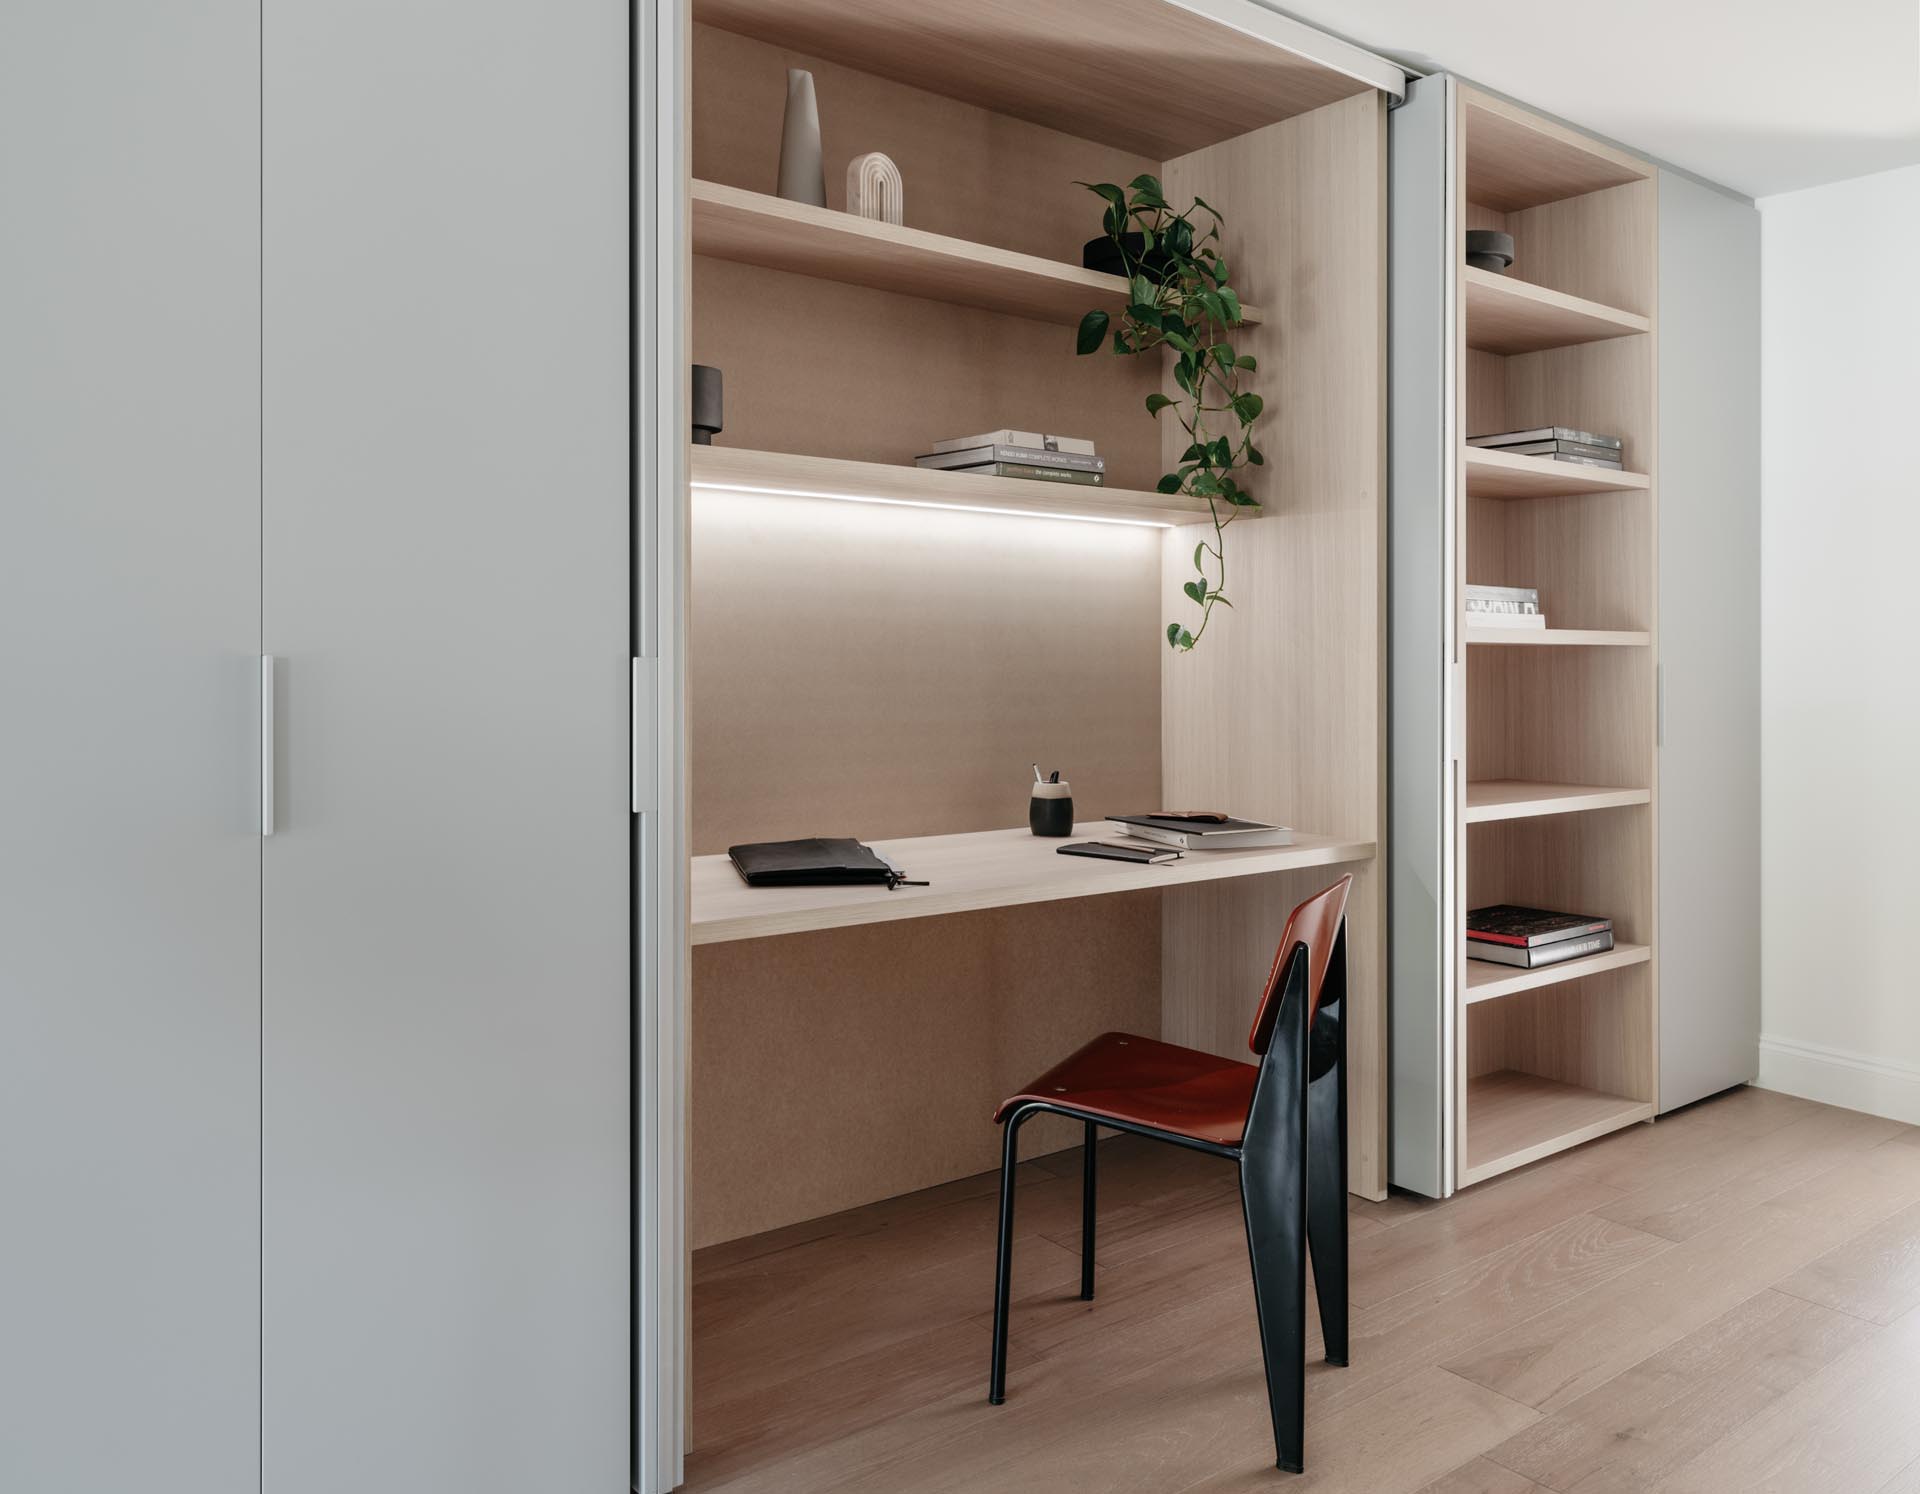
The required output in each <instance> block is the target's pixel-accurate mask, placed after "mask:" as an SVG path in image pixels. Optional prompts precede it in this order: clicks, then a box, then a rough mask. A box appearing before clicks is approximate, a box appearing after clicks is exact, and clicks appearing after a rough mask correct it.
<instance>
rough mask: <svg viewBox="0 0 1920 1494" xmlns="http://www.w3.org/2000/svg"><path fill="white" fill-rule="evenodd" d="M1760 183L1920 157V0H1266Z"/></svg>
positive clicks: (1716, 173) (1826, 176)
mask: <svg viewBox="0 0 1920 1494" xmlns="http://www.w3.org/2000/svg"><path fill="white" fill-rule="evenodd" d="M1270 3H1272V4H1273V8H1275V9H1279V10H1284V11H1286V12H1287V13H1288V14H1290V15H1294V16H1298V17H1299V18H1300V19H1301V20H1303V21H1308V22H1311V23H1312V24H1314V25H1316V26H1319V27H1321V28H1322V29H1324V30H1327V31H1331V32H1334V33H1335V34H1336V35H1340V36H1344V37H1347V38H1349V39H1350V40H1352V41H1355V42H1358V43H1360V44H1361V45H1362V46H1364V47H1366V48H1368V49H1369V50H1371V51H1374V52H1378V53H1381V54H1382V55H1384V56H1387V57H1391V58H1393V59H1394V60H1396V61H1398V62H1401V63H1403V64H1404V65H1407V66H1410V67H1413V68H1415V69H1417V70H1418V71H1420V72H1439V71H1443V70H1444V71H1448V72H1454V73H1458V74H1460V75H1461V76H1462V77H1464V78H1469V79H1471V80H1473V81H1474V82H1477V83H1484V84H1485V85H1486V86H1487V87H1489V88H1492V89H1496V90H1498V91H1499V92H1501V93H1506V94H1510V95H1512V96H1513V97H1514V98H1517V99H1519V100H1521V101H1522V102H1524V103H1528V104H1531V105H1533V106H1534V107H1535V108H1538V109H1542V110H1544V111H1546V112H1547V113H1550V114H1557V115H1560V116H1562V117H1563V118H1565V119H1568V120H1570V121H1572V122H1573V123H1575V124H1578V125H1581V126H1583V127H1585V128H1587V129H1589V130H1592V131H1594V132H1596V133H1597V134H1602V135H1609V136H1612V137H1613V138H1614V139H1615V140H1618V141H1620V142H1621V143H1622V144H1623V145H1628V146H1631V147H1633V148H1635V149H1637V150H1640V151H1644V152H1645V153H1647V154H1648V155H1652V156H1658V157H1659V158H1661V159H1662V160H1665V161H1670V162H1672V163H1673V164H1674V165H1676V166H1684V167H1685V168H1686V169H1687V170H1689V171H1692V172H1694V173H1696V174H1697V175H1700V176H1703V177H1706V178H1707V179H1708V180H1709V181H1715V182H1720V183H1722V184H1723V185H1725V186H1729V187H1732V188H1734V189H1735V190H1736V191H1739V192H1744V193H1746V194H1747V195H1748V196H1750V197H1763V196H1766V195H1768V194H1770V193H1774V192H1788V191H1792V190H1794V189H1795V188H1798V187H1809V186H1813V185H1815V184H1817V183H1820V182H1829V181H1838V180H1840V179H1841V178H1843V177H1849V176H1863V175H1865V174H1866V173H1868V172H1871V171H1885V170H1888V169H1890V168H1892V167H1895V166H1905V165H1910V164H1912V163H1915V162H1920V0H1744V3H1741V0H1585V3H1581V0H1270Z"/></svg>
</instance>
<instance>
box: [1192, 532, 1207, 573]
mask: <svg viewBox="0 0 1920 1494" xmlns="http://www.w3.org/2000/svg"><path fill="white" fill-rule="evenodd" d="M1206 553H1207V542H1206V541H1205V540H1201V541H1200V543H1199V544H1197V545H1195V546H1194V547H1193V568H1194V569H1195V570H1196V571H1199V572H1200V573H1201V574H1202V575H1205V574H1206V567H1205V566H1203V565H1201V564H1200V557H1201V556H1202V555H1205V554H1206Z"/></svg>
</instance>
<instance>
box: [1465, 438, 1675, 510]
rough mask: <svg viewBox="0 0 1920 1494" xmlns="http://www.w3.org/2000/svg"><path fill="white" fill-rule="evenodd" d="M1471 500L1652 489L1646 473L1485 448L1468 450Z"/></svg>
mask: <svg viewBox="0 0 1920 1494" xmlns="http://www.w3.org/2000/svg"><path fill="white" fill-rule="evenodd" d="M1466 469H1467V496H1468V497H1469V498H1560V497H1565V496H1567V495H1569V494H1576V493H1614V492H1629V491H1634V490H1637V489H1643V488H1646V487H1649V486H1650V485H1651V480H1650V479H1649V478H1648V477H1647V475H1646V474H1645V473H1644V472H1616V471H1613V470H1612V469H1610V468H1607V467H1590V466H1587V465H1586V464H1585V463H1583V462H1562V461H1556V460H1555V459H1554V458H1552V457H1538V456H1514V455H1513V454H1512V453H1510V452H1505V451H1492V450H1489V449H1488V448H1487V447H1484V446H1469V447H1467V448H1466Z"/></svg>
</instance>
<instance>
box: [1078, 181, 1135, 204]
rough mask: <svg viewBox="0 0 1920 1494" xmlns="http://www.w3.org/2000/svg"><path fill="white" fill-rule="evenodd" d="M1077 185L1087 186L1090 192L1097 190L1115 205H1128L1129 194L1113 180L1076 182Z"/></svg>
mask: <svg viewBox="0 0 1920 1494" xmlns="http://www.w3.org/2000/svg"><path fill="white" fill-rule="evenodd" d="M1074 185H1075V186H1076V187H1085V188H1086V189H1087V190H1088V191H1089V192H1097V193H1099V195H1100V196H1102V197H1104V198H1106V200H1107V201H1108V202H1110V203H1112V204H1113V205H1114V206H1115V207H1125V206H1126V205H1127V194H1126V193H1125V192H1122V191H1121V190H1120V189H1119V188H1118V187H1116V186H1115V185H1114V184H1113V183H1112V182H1075V183H1074Z"/></svg>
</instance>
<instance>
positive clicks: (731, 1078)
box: [689, 892, 1160, 1248]
mask: <svg viewBox="0 0 1920 1494" xmlns="http://www.w3.org/2000/svg"><path fill="white" fill-rule="evenodd" d="M1158 897H1159V894H1157V893H1152V892H1136V893H1121V894H1117V895H1115V896H1113V897H1105V898H1088V899H1084V900H1080V901H1076V902H1069V903H1055V904H1049V905H1048V906H1046V907H1043V908H1002V909H995V910H992V911H988V912H981V913H963V914H954V915H952V916H949V917H945V918H931V919H923V920H916V921H914V922H911V923H903V924H875V925H868V926H865V927H862V928H853V929H842V930H836V931H834V932H831V933H820V934H794V935H790V936H788V937H785V938H778V939H753V940H744V941H741V942H739V943H733V944H714V945H704V946H701V947H700V948H698V949H696V950H695V951H694V956H693V986H694V1003H693V1023H692V1028H693V1031H692V1072H693V1083H692V1088H691V1096H692V1111H693V1118H692V1144H691V1159H690V1171H689V1176H690V1178H691V1179H692V1186H691V1190H690V1199H689V1210H690V1221H691V1222H690V1226H689V1228H690V1233H691V1236H692V1238H693V1241H694V1245H695V1247H696V1248H697V1247H699V1246H702V1245H708V1244H712V1243H714V1242H716V1241H721V1240H730V1239H733V1238H735V1237H737V1236H740V1235H745V1234H751V1233H755V1232H757V1231H760V1230H766V1229H772V1228H775V1227H776V1226H779V1225H783V1224H788V1223H791V1222H793V1221H795V1220H800V1219H809V1218H812V1217H814V1216H816V1215H820V1214H825V1213H829V1212H831V1211H833V1210H835V1209H844V1208H849V1207H852V1206H854V1205H856V1204H863V1203H867V1202H869V1201H871V1200H874V1199H878V1198H884V1197H888V1196H890V1195H892V1194H896V1193H905V1192H908V1191H910V1190H912V1189H916V1188H925V1187H928V1186H930V1185H932V1184H935V1183H942V1182H945V1181H946V1180H948V1179H949V1178H956V1177H964V1176H966V1175H967V1174H969V1173H976V1172H980V1171H983V1170H985V1169H987V1168H990V1167H993V1166H995V1165H997V1163H998V1160H999V1147H1000V1128H999V1127H998V1126H996V1125H994V1124H993V1110H994V1107H995V1106H996V1105H998V1104H999V1103H1000V1101H1001V1100H1003V1099H1005V1098H1006V1096H1008V1095H1009V1094H1012V1093H1014V1091H1015V1090H1016V1089H1018V1087H1019V1086H1021V1085H1023V1084H1025V1083H1027V1082H1028V1081H1029V1080H1031V1079H1032V1078H1033V1077H1034V1076H1035V1075H1036V1074H1039V1073H1040V1072H1042V1071H1043V1070H1044V1069H1046V1068H1047V1067H1048V1066H1049V1065H1051V1064H1053V1063H1055V1062H1057V1061H1058V1060H1059V1059H1061V1058H1064V1057H1065V1056H1066V1055H1067V1054H1068V1053H1070V1052H1072V1051H1073V1050H1074V1049H1075V1048H1077V1047H1078V1046H1079V1045H1080V1044H1081V1043H1083V1042H1085V1041H1086V1040H1087V1039H1088V1038H1090V1037H1092V1036H1094V1035H1095V1034H1097V1033H1100V1032H1103V1031H1107V1030H1122V1031H1131V1032H1141V1033H1146V1034H1149V1035H1151V1034H1152V1033H1154V1032H1155V1031H1157V1029H1158V1024H1159V1010H1160V953H1159V951H1160V917H1159V908H1158V905H1157V901H1156V900H1157V898H1158ZM1021 1137H1022V1147H1023V1150H1024V1151H1025V1153H1026V1155H1029V1156H1032V1155H1037V1154H1039V1153H1042V1152H1045V1151H1048V1150H1051V1149H1053V1148H1056V1147H1060V1146H1066V1145H1071V1144H1073V1143H1074V1142H1076V1141H1078V1139H1079V1128H1078V1127H1077V1126H1075V1125H1073V1124H1072V1123H1070V1122H1067V1121H1057V1122H1056V1121H1053V1120H1052V1119H1051V1118H1049V1117H1041V1118H1039V1119H1037V1120H1036V1121H1034V1122H1033V1123H1031V1124H1030V1125H1028V1126H1027V1127H1026V1128H1025V1129H1024V1130H1023V1131H1022V1132H1021Z"/></svg>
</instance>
